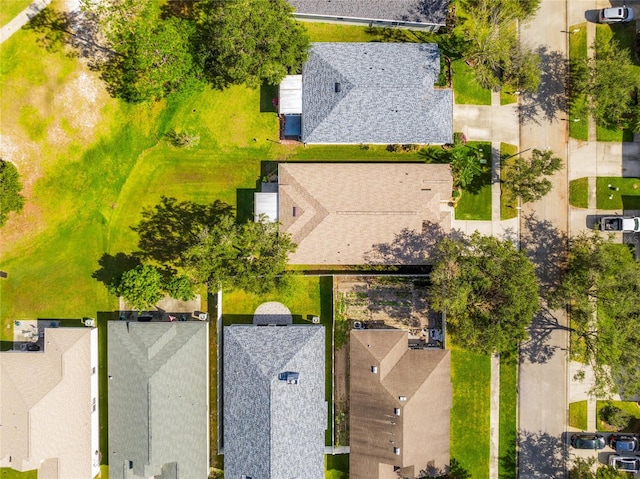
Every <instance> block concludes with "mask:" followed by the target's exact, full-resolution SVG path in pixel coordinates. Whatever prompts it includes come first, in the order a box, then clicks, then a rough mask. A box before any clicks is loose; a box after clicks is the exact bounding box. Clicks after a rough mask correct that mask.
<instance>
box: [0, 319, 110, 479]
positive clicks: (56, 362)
mask: <svg viewBox="0 0 640 479" xmlns="http://www.w3.org/2000/svg"><path fill="white" fill-rule="evenodd" d="M30 323H33V326H32V330H33V332H35V337H34V340H36V341H35V342H34V343H33V344H34V345H36V346H37V347H32V348H31V349H37V350H33V351H30V350H26V348H25V351H19V350H18V351H3V352H0V385H1V386H2V387H0V467H9V468H12V469H15V470H17V471H29V470H33V469H37V470H38V479H91V478H93V477H95V476H96V475H97V474H98V473H99V472H100V452H99V433H100V430H99V418H98V331H97V329H95V328H87V327H83V328H51V327H46V328H42V327H41V323H40V322H39V323H40V325H36V322H35V321H34V322H30ZM54 324H55V323H54ZM15 327H16V328H19V327H22V326H20V322H18V321H16V326H15ZM30 332H32V331H31V330H29V331H26V332H25V333H30ZM38 335H40V337H39V338H38ZM26 345H27V344H26V343H25V346H26Z"/></svg>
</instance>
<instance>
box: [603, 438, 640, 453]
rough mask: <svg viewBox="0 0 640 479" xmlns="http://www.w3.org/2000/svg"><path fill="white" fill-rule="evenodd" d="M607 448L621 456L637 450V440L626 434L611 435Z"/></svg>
mask: <svg viewBox="0 0 640 479" xmlns="http://www.w3.org/2000/svg"><path fill="white" fill-rule="evenodd" d="M609 447H610V448H611V449H615V450H616V452H619V453H621V454H624V453H627V452H631V453H632V452H634V451H637V450H638V438H637V437H634V436H629V435H628V434H611V436H609Z"/></svg>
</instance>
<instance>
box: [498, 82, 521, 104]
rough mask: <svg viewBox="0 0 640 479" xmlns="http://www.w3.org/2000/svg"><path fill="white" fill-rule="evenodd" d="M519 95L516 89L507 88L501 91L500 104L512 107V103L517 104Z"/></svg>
mask: <svg viewBox="0 0 640 479" xmlns="http://www.w3.org/2000/svg"><path fill="white" fill-rule="evenodd" d="M517 101H518V95H516V94H515V88H512V87H509V86H505V87H504V88H502V89H500V104H501V105H510V104H511V103H517Z"/></svg>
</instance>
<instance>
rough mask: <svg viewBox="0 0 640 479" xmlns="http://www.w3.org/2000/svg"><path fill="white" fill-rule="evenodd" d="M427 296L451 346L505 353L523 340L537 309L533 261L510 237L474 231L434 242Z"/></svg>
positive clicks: (536, 286)
mask: <svg viewBox="0 0 640 479" xmlns="http://www.w3.org/2000/svg"><path fill="white" fill-rule="evenodd" d="M434 261H435V262H434V265H433V269H432V271H431V275H430V277H431V284H430V286H429V291H428V295H429V300H430V304H431V307H432V308H433V309H434V310H436V311H443V312H446V315H447V331H448V332H449V333H450V334H451V337H452V339H453V341H454V343H455V344H457V345H459V346H460V347H463V348H466V349H469V350H472V351H477V352H481V353H493V352H496V351H506V350H508V349H512V348H513V344H514V343H517V342H519V341H522V340H524V339H526V338H527V331H526V328H527V326H529V324H530V323H531V320H532V319H533V315H534V313H535V312H536V311H538V309H539V300H538V280H537V278H536V275H535V271H534V266H533V263H531V261H530V260H529V259H528V258H527V257H526V255H525V254H524V253H522V252H520V251H518V250H517V249H516V248H515V246H514V245H513V243H511V242H510V241H502V240H499V239H497V238H495V237H492V236H482V235H480V234H479V233H477V232H476V233H475V234H474V235H472V236H470V237H463V238H461V239H451V238H445V239H443V240H441V241H440V242H439V243H438V244H437V245H436V252H435V255H434Z"/></svg>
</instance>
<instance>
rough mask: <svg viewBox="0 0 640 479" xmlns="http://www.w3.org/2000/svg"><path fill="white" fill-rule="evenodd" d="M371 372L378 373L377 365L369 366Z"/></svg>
mask: <svg viewBox="0 0 640 479" xmlns="http://www.w3.org/2000/svg"><path fill="white" fill-rule="evenodd" d="M371 372H372V373H373V374H378V366H371Z"/></svg>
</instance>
